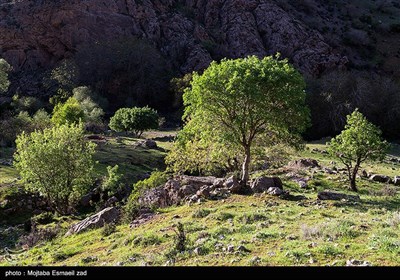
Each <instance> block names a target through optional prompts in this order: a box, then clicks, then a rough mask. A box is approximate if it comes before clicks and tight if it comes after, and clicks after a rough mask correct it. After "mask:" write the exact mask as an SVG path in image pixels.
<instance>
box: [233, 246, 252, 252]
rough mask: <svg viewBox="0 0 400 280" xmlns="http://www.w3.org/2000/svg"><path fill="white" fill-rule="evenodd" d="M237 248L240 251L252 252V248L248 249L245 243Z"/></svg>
mask: <svg viewBox="0 0 400 280" xmlns="http://www.w3.org/2000/svg"><path fill="white" fill-rule="evenodd" d="M236 250H237V251H239V252H243V253H250V252H251V250H249V249H247V248H246V247H244V246H243V245H239V246H238V247H237V248H236Z"/></svg>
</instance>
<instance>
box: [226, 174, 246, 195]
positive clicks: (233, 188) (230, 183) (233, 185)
mask: <svg viewBox="0 0 400 280" xmlns="http://www.w3.org/2000/svg"><path fill="white" fill-rule="evenodd" d="M224 187H225V188H227V189H228V190H229V191H230V192H231V193H240V192H241V190H242V186H241V185H240V184H239V180H238V179H237V178H236V177H235V176H231V177H229V178H228V179H226V180H225V182H224Z"/></svg>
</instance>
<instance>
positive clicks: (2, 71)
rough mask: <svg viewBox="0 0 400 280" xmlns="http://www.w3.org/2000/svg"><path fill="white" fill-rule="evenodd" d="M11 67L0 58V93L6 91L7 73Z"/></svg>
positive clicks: (7, 83)
mask: <svg viewBox="0 0 400 280" xmlns="http://www.w3.org/2000/svg"><path fill="white" fill-rule="evenodd" d="M10 69H11V66H10V64H8V63H7V61H5V60H4V59H2V58H0V93H4V92H6V91H7V89H8V86H9V85H10V81H9V80H8V73H7V72H8V71H10Z"/></svg>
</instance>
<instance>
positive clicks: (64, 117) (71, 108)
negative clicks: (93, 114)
mask: <svg viewBox="0 0 400 280" xmlns="http://www.w3.org/2000/svg"><path fill="white" fill-rule="evenodd" d="M84 117H85V112H84V111H83V109H82V107H81V105H80V104H79V102H78V100H76V99H75V98H74V97H70V98H68V100H67V101H66V102H65V103H58V104H57V105H56V106H55V107H54V109H53V116H52V117H51V121H52V123H53V124H55V125H62V124H66V123H74V124H77V123H79V122H80V121H83V120H84Z"/></svg>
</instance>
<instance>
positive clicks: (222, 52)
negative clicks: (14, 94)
mask: <svg viewBox="0 0 400 280" xmlns="http://www.w3.org/2000/svg"><path fill="white" fill-rule="evenodd" d="M276 2H277V1H270V0H260V1H249V0H232V1H225V0H190V1H179V0H154V1H125V0H108V1H102V0H86V1H81V0H69V1H36V0H20V1H12V2H9V3H8V4H5V5H2V10H1V11H0V50H1V51H0V56H2V57H3V58H5V59H6V60H7V61H8V62H9V63H10V64H11V65H12V66H13V68H14V69H16V70H17V71H19V70H22V71H27V72H29V71H31V72H32V71H35V70H36V69H43V68H44V69H48V68H50V67H53V66H54V65H56V63H57V62H59V61H60V60H62V59H65V58H70V57H71V56H72V54H73V52H74V51H75V50H76V49H77V48H79V47H80V46H81V45H83V44H85V43H88V42H91V41H95V40H99V41H101V40H110V39H111V40H112V39H115V38H120V37H130V36H137V37H140V38H146V39H147V40H149V41H150V42H151V43H152V44H154V45H155V46H157V47H158V48H159V49H160V50H161V52H162V53H163V55H164V56H166V57H167V58H168V59H169V60H170V61H171V62H173V64H174V65H176V67H177V68H178V69H179V70H180V71H181V72H182V73H188V72H191V71H193V70H196V71H197V70H201V69H204V68H206V67H207V66H208V65H209V63H210V62H211V61H212V60H213V57H212V56H213V55H215V54H217V55H218V57H243V56H247V55H253V54H254V55H259V56H265V55H270V54H275V53H277V52H280V53H281V54H282V55H283V56H284V57H288V58H290V60H291V61H292V62H293V63H294V65H295V66H296V67H297V68H299V69H300V70H301V71H302V72H303V73H307V74H312V75H318V74H320V73H321V72H323V71H325V70H326V69H332V68H337V67H342V66H343V65H345V64H346V63H347V61H348V59H347V57H343V56H342V55H340V52H339V50H334V49H333V48H332V47H331V46H330V45H329V44H328V43H327V42H326V40H325V38H324V37H323V36H322V35H321V34H320V33H319V32H318V31H316V30H311V29H310V28H308V27H307V26H306V25H305V24H303V23H302V22H300V21H298V20H295V19H294V17H293V15H291V14H290V12H288V11H285V10H283V9H282V8H281V7H280V6H279V5H278V4H277V3H276ZM178 7H179V8H178ZM26 11H29V13H27V12H26ZM103 23H107V24H103ZM20 84H21V85H23V86H24V87H26V90H25V88H24V89H22V91H23V92H27V91H29V92H32V91H33V90H35V89H34V88H32V86H36V87H38V86H39V85H37V84H36V83H32V82H31V83H30V84H29V81H27V79H22V80H21V81H20Z"/></svg>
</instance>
